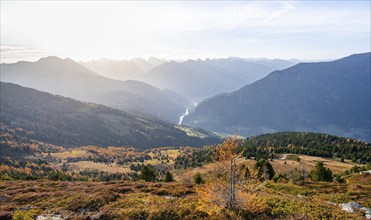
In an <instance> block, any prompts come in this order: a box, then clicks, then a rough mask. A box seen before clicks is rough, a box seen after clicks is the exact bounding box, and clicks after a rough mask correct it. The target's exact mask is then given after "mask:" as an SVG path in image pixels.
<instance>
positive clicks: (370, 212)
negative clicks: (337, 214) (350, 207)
mask: <svg viewBox="0 0 371 220" xmlns="http://www.w3.org/2000/svg"><path fill="white" fill-rule="evenodd" d="M361 210H362V211H363V212H364V213H365V216H366V219H371V208H366V207H362V208H361Z"/></svg>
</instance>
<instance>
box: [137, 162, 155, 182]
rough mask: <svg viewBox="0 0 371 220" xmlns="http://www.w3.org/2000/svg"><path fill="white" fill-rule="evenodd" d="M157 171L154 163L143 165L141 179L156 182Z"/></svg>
mask: <svg viewBox="0 0 371 220" xmlns="http://www.w3.org/2000/svg"><path fill="white" fill-rule="evenodd" d="M156 177H157V173H156V170H155V168H154V167H153V166H152V165H150V164H149V165H143V166H142V169H141V173H140V175H139V179H142V180H145V181H146V182H155V181H156Z"/></svg>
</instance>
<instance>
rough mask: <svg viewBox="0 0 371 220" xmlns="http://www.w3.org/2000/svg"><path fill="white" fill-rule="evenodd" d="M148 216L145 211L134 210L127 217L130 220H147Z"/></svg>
mask: <svg viewBox="0 0 371 220" xmlns="http://www.w3.org/2000/svg"><path fill="white" fill-rule="evenodd" d="M148 215H149V214H148V211H147V210H145V209H134V210H132V211H130V212H129V213H128V215H127V216H128V218H129V220H146V219H147V218H148Z"/></svg>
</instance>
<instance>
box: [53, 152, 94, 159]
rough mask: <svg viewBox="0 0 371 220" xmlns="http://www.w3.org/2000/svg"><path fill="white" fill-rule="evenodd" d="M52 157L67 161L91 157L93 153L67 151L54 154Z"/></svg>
mask: <svg viewBox="0 0 371 220" xmlns="http://www.w3.org/2000/svg"><path fill="white" fill-rule="evenodd" d="M50 155H51V156H53V157H55V158H57V159H61V160H66V159H67V158H79V157H84V156H89V155H91V153H88V152H87V151H84V150H66V151H64V152H61V153H52V154H50Z"/></svg>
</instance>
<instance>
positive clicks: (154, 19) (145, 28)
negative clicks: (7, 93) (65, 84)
mask: <svg viewBox="0 0 371 220" xmlns="http://www.w3.org/2000/svg"><path fill="white" fill-rule="evenodd" d="M370 11H371V5H370V1H369V0H365V1H236V2H231V1H190V2H181V1H175V2H174V1H173V2H160V1H151V2H146V1H139V2H131V1H108V2H107V1H104V2H103V1H91V2H89V1H3V0H2V1H1V27H0V28H1V62H2V63H10V62H17V61H20V60H29V61H33V60H37V59H39V58H41V57H44V56H59V57H62V58H65V57H70V58H72V59H74V60H78V61H87V60H92V59H99V58H103V57H105V58H111V59H119V60H121V59H131V58H134V57H143V58H148V57H150V56H154V57H158V58H164V59H182V60H185V59H198V58H201V59H205V58H222V57H223V58H225V57H245V58H260V57H265V58H281V59H292V58H294V59H301V60H321V59H336V58H340V57H344V56H347V55H350V54H354V53H362V52H369V51H370V50H371V48H370V47H371V46H370V41H371V35H370V32H371V24H370V21H371V17H370Z"/></svg>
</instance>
